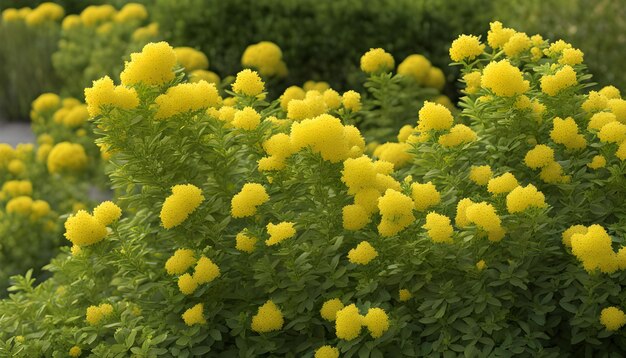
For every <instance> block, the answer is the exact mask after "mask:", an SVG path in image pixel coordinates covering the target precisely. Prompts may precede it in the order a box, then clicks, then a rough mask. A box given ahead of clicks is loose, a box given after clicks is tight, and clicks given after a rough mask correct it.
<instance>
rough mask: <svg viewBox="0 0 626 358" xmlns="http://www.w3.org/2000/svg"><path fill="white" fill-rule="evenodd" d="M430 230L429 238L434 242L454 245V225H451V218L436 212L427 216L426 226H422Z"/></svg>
mask: <svg viewBox="0 0 626 358" xmlns="http://www.w3.org/2000/svg"><path fill="white" fill-rule="evenodd" d="M422 227H423V228H424V229H426V230H428V236H429V237H430V239H431V240H433V242H436V243H449V244H451V243H452V233H453V232H454V230H453V229H452V225H451V224H450V218H448V217H447V216H445V215H441V214H437V213H434V212H431V213H428V215H426V224H424V226H422Z"/></svg>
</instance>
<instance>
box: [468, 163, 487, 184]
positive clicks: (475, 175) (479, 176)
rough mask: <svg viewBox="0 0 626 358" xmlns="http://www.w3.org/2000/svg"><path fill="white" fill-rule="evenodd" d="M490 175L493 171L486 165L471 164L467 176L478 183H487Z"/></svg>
mask: <svg viewBox="0 0 626 358" xmlns="http://www.w3.org/2000/svg"><path fill="white" fill-rule="evenodd" d="M492 176H493V172H492V171H491V167H490V166H488V165H480V166H472V168H471V169H470V174H469V178H470V180H471V181H473V182H474V183H476V184H478V185H487V184H488V183H489V180H491V177H492Z"/></svg>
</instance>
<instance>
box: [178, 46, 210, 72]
mask: <svg viewBox="0 0 626 358" xmlns="http://www.w3.org/2000/svg"><path fill="white" fill-rule="evenodd" d="M174 53H175V54H176V61H177V62H178V63H179V64H180V65H181V66H182V67H184V68H185V71H187V72H191V71H195V70H206V69H207V68H209V59H208V58H207V57H206V55H205V54H204V53H202V52H201V51H198V50H196V49H194V48H191V47H175V48H174Z"/></svg>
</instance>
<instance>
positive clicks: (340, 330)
mask: <svg viewBox="0 0 626 358" xmlns="http://www.w3.org/2000/svg"><path fill="white" fill-rule="evenodd" d="M362 328H363V316H361V314H360V313H359V309H358V308H357V307H356V305H355V304H351V305H349V306H346V307H344V308H342V309H341V310H339V311H337V315H336V319H335V334H336V335H337V338H339V339H343V340H346V341H351V340H353V339H355V338H356V337H358V336H359V334H361V329H362Z"/></svg>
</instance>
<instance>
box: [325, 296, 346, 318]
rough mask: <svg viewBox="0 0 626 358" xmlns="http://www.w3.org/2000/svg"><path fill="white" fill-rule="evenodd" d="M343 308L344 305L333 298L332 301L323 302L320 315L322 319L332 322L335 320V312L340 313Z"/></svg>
mask: <svg viewBox="0 0 626 358" xmlns="http://www.w3.org/2000/svg"><path fill="white" fill-rule="evenodd" d="M343 307H344V305H343V303H342V302H341V300H340V299H338V298H333V299H332V300H328V301H326V302H324V304H323V305H322V308H321V309H320V314H321V315H322V318H323V319H325V320H327V321H331V322H332V321H334V320H335V319H336V318H337V312H339V311H341V310H342V309H343Z"/></svg>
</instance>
